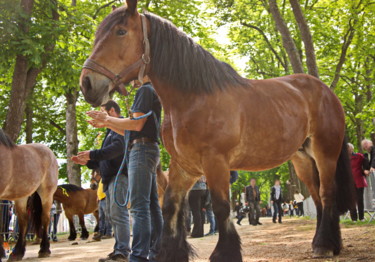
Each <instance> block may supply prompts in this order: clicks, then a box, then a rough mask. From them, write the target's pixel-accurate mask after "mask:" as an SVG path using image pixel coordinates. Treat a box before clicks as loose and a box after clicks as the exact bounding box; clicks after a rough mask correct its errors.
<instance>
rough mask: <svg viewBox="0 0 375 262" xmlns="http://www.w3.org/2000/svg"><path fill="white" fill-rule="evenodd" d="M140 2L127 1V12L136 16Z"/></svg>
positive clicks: (135, 0)
mask: <svg viewBox="0 0 375 262" xmlns="http://www.w3.org/2000/svg"><path fill="white" fill-rule="evenodd" d="M137 3H138V0H126V6H127V7H128V9H127V11H128V13H129V14H131V15H134V14H135V13H136V12H137Z"/></svg>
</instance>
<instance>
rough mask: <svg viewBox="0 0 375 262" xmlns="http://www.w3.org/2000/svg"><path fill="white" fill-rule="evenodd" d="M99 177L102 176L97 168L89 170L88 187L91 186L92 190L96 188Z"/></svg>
mask: <svg viewBox="0 0 375 262" xmlns="http://www.w3.org/2000/svg"><path fill="white" fill-rule="evenodd" d="M101 178H102V177H101V175H100V172H99V170H95V169H94V170H93V171H92V172H91V179H90V188H91V189H92V190H96V189H98V184H99V182H100V179H101Z"/></svg>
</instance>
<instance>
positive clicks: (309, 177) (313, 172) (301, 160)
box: [292, 150, 323, 246]
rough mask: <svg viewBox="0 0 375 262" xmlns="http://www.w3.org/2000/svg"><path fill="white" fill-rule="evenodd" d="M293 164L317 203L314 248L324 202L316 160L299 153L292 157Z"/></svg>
mask: <svg viewBox="0 0 375 262" xmlns="http://www.w3.org/2000/svg"><path fill="white" fill-rule="evenodd" d="M292 163H293V166H294V169H295V170H296V173H297V176H298V177H299V179H301V181H302V182H303V183H304V184H305V185H306V186H307V188H308V189H309V192H310V194H311V197H312V199H313V201H314V203H315V207H316V211H317V224H316V231H315V236H314V239H313V242H312V244H313V246H314V243H315V239H316V236H317V234H318V229H319V227H320V222H321V220H322V212H323V208H322V201H321V199H320V195H319V188H320V181H319V173H318V170H317V167H316V164H315V160H314V159H313V158H312V157H311V156H310V155H308V154H307V153H306V152H305V151H304V150H301V151H298V152H297V153H296V154H295V155H294V156H293V157H292Z"/></svg>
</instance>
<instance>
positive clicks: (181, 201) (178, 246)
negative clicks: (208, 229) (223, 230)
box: [157, 160, 199, 262]
mask: <svg viewBox="0 0 375 262" xmlns="http://www.w3.org/2000/svg"><path fill="white" fill-rule="evenodd" d="M169 170H170V172H169V185H168V187H167V189H166V191H165V195H164V204H163V218H164V225H163V233H162V238H161V248H160V253H159V255H158V259H157V261H159V262H171V261H178V262H187V261H189V257H190V256H194V251H193V250H192V248H191V246H190V245H189V243H188V242H187V241H186V230H185V218H184V212H185V210H184V209H185V203H186V194H187V192H188V191H189V189H190V188H191V187H192V186H193V184H194V182H195V181H196V180H197V179H198V178H199V177H193V176H190V175H188V174H187V173H186V172H185V171H183V170H182V169H181V168H180V167H179V166H178V165H177V163H175V162H173V160H172V161H171V166H170V169H169Z"/></svg>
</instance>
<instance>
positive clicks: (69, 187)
mask: <svg viewBox="0 0 375 262" xmlns="http://www.w3.org/2000/svg"><path fill="white" fill-rule="evenodd" d="M59 187H61V188H63V189H65V190H66V191H67V192H76V191H81V190H83V188H82V187H79V186H76V185H73V184H64V185H59V186H58V188H59Z"/></svg>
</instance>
